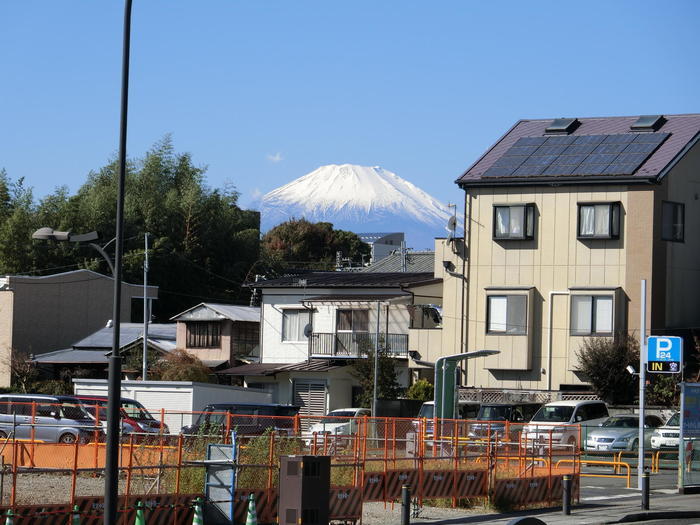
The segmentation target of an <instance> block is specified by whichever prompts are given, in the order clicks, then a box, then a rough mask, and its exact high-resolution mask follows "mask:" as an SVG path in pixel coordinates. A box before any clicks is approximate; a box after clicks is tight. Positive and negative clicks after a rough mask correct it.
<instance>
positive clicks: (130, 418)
mask: <svg viewBox="0 0 700 525" xmlns="http://www.w3.org/2000/svg"><path fill="white" fill-rule="evenodd" d="M75 397H76V399H78V400H80V402H81V403H82V404H83V407H84V408H85V410H86V411H87V412H88V414H90V416H92V417H93V418H94V419H96V420H97V421H98V422H99V423H100V424H102V425H103V426H104V425H105V423H106V421H107V400H108V397H107V396H83V395H79V396H75ZM119 417H120V418H121V421H122V433H124V434H132V433H143V434H160V433H161V432H162V433H163V434H168V433H169V432H170V429H168V425H166V424H165V423H161V422H160V421H158V420H156V419H155V418H154V417H153V416H152V415H151V413H150V412H149V411H148V410H146V407H144V406H143V405H142V404H141V403H139V402H138V401H136V400H134V399H129V398H126V397H122V398H121V410H120V416H119Z"/></svg>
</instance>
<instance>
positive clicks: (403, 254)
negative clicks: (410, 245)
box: [401, 241, 408, 273]
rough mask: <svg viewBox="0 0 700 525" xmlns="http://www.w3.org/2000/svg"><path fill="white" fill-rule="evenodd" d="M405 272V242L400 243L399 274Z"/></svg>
mask: <svg viewBox="0 0 700 525" xmlns="http://www.w3.org/2000/svg"><path fill="white" fill-rule="evenodd" d="M407 271H408V268H407V261H406V241H401V272H403V273H406V272H407Z"/></svg>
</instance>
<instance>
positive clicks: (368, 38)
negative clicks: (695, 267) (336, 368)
mask: <svg viewBox="0 0 700 525" xmlns="http://www.w3.org/2000/svg"><path fill="white" fill-rule="evenodd" d="M122 13H123V3H122V2H121V1H112V0H109V1H107V0H104V1H95V0H73V1H63V2H57V1H55V0H44V1H38V0H4V1H2V2H0V20H2V21H3V24H2V31H0V49H2V54H1V55H0V56H2V73H3V74H2V79H1V80H0V167H4V168H6V169H7V171H8V173H9V175H10V177H11V178H13V179H18V178H20V177H24V179H25V181H26V183H27V184H28V185H30V186H33V187H34V190H35V196H36V197H37V198H40V197H42V196H44V195H46V194H47V193H50V192H52V191H53V189H54V188H55V187H56V186H59V185H67V186H68V188H69V189H70V191H71V192H75V191H76V190H77V189H78V188H79V187H80V185H81V184H82V183H83V182H84V181H85V179H86V176H87V174H88V172H89V171H90V170H93V169H98V168H99V167H101V166H102V165H104V164H105V163H106V162H107V161H108V160H109V159H110V158H111V157H112V156H113V155H114V154H115V152H116V150H117V144H118V126H119V88H120V72H121V69H120V68H121V31H122ZM698 20H700V2H695V1H693V0H688V1H671V2H659V1H654V2H650V1H642V0H634V1H615V2H612V1H609V0H607V1H595V0H586V1H585V2H561V1H551V2H543V1H530V2H522V1H512V2H507V1H501V2H475V1H454V2H450V1H435V2H428V1H424V2H413V1H407V0H402V1H398V0H395V1H378V0H370V1H363V0H353V1H352V2H329V1H314V2H312V1H298V2H290V1H261V0H257V1H248V2H239V1H234V0H207V1H193V0H190V1H182V0H134V11H133V26H132V69H131V90H130V112H129V140H128V154H129V156H131V157H137V156H141V155H143V153H144V152H145V151H146V150H147V149H148V148H149V147H150V146H151V145H152V144H153V143H154V142H156V141H157V140H159V139H160V138H162V137H163V136H164V135H165V134H167V133H171V134H172V136H173V140H174V143H175V148H176V150H178V151H187V152H190V153H192V155H193V158H194V161H195V162H196V163H197V164H200V165H207V166H208V173H207V178H208V183H209V184H210V185H211V186H214V187H221V186H223V185H224V184H226V183H229V182H231V183H233V184H234V185H235V186H236V187H237V188H238V190H239V191H240V192H241V193H242V197H241V202H242V203H243V204H247V203H249V202H251V200H252V199H253V198H254V196H255V195H257V194H259V193H265V192H267V191H270V190H271V189H273V188H275V187H277V186H280V185H282V184H284V183H286V182H289V181H291V180H293V179H295V178H297V177H299V176H301V175H304V174H305V173H308V172H309V171H312V170H313V169H315V168H317V167H318V166H321V165H324V164H330V163H345V162H348V163H355V164H362V165H370V166H375V165H378V166H382V167H383V168H385V169H388V170H391V171H393V172H395V173H397V174H398V175H399V176H401V177H403V178H405V179H408V180H409V181H411V182H413V183H415V184H417V185H418V186H419V187H421V188H422V189H424V190H425V191H427V192H428V193H431V194H432V195H434V196H435V197H437V198H438V199H440V200H442V201H443V202H446V201H458V200H460V198H461V196H460V192H459V191H458V190H457V188H456V186H455V185H454V184H453V181H454V179H455V178H457V176H459V174H460V173H461V172H462V171H463V170H464V169H465V168H467V167H468V166H469V165H470V164H471V163H472V162H473V161H474V160H476V158H477V157H478V156H479V155H480V154H481V153H482V152H483V151H484V150H485V149H486V148H487V147H488V146H490V145H491V144H492V143H493V142H494V141H495V140H496V139H498V137H500V136H501V135H502V134H503V133H504V132H505V131H506V130H507V129H508V128H509V127H510V126H511V125H512V124H513V123H514V122H515V121H516V120H517V119H520V118H540V117H560V116H570V117H575V116H578V117H584V116H606V115H637V114H656V113H667V114H671V113H694V112H699V111H700V104H699V100H698V97H699V93H700V91H698V85H699V84H700V78H699V76H700V74H699V73H698V67H697V60H693V59H694V57H693V55H694V54H696V53H697V49H698V48H700V45H699V44H700V37H699V36H698V32H697V21H698Z"/></svg>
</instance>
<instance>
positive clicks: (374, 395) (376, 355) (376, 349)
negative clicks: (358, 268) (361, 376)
mask: <svg viewBox="0 0 700 525" xmlns="http://www.w3.org/2000/svg"><path fill="white" fill-rule="evenodd" d="M381 312H382V310H381V303H380V302H379V301H377V333H376V337H377V341H376V343H375V344H374V392H373V393H372V417H377V381H378V380H379V327H380V324H379V321H380V317H381Z"/></svg>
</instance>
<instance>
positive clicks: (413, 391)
mask: <svg viewBox="0 0 700 525" xmlns="http://www.w3.org/2000/svg"><path fill="white" fill-rule="evenodd" d="M434 393H435V390H434V388H433V384H432V383H431V382H430V381H428V380H427V379H419V380H418V381H416V382H415V383H413V384H412V385H411V386H410V387H409V389H408V390H407V391H406V397H407V398H408V399H414V400H416V401H423V402H426V401H432V400H433V395H434Z"/></svg>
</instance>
